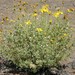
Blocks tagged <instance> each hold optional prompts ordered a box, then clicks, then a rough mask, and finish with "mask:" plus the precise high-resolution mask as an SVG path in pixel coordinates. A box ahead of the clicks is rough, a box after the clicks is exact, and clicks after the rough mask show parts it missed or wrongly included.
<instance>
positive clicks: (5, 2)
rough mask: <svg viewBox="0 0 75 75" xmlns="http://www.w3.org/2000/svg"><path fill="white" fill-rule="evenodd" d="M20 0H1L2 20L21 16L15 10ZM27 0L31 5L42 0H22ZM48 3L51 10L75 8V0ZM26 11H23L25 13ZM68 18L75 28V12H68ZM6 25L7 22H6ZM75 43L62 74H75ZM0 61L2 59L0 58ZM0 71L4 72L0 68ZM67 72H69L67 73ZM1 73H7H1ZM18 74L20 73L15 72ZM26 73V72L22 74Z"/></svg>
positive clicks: (74, 35)
mask: <svg viewBox="0 0 75 75" xmlns="http://www.w3.org/2000/svg"><path fill="white" fill-rule="evenodd" d="M18 1H20V0H0V21H2V19H3V18H4V17H9V19H16V18H17V17H18V16H19V13H18V14H16V13H14V11H13V8H14V5H15V4H17V3H18ZM22 1H27V2H28V3H29V4H30V5H31V4H35V3H37V2H39V1H41V0H22ZM46 2H47V4H49V5H50V6H51V10H55V7H56V8H59V7H60V9H61V10H63V11H65V10H66V9H68V8H74V9H75V0H60V1H59V0H46ZM27 9H28V11H29V12H31V8H30V6H28V7H27ZM23 12H24V11H22V13H23ZM68 18H69V21H70V24H71V26H72V27H73V28H75V13H74V14H73V13H71V14H68ZM4 25H6V23H5V24H4ZM1 28H2V25H0V29H1ZM74 33H75V32H73V39H74V38H75V34H74ZM74 48H75V44H74V47H73V52H72V53H71V56H70V57H68V58H67V59H66V60H65V61H63V62H62V64H66V65H67V67H66V68H65V69H64V70H63V71H64V72H63V73H62V74H61V75H75V49H74ZM0 63H2V61H1V60H0ZM0 66H1V65H0ZM0 72H2V71H1V70H0ZM65 72H67V74H66V73H65ZM0 75H6V74H2V73H0ZM7 75H13V74H7ZM14 75H18V74H14ZM20 75H25V74H20Z"/></svg>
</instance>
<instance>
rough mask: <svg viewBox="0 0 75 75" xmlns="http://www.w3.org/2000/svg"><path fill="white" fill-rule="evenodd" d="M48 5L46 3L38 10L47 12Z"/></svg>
mask: <svg viewBox="0 0 75 75" xmlns="http://www.w3.org/2000/svg"><path fill="white" fill-rule="evenodd" d="M48 7H49V5H47V4H46V5H44V6H42V8H41V9H40V11H41V12H42V13H48V12H49V9H48Z"/></svg>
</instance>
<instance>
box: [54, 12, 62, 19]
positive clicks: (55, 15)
mask: <svg viewBox="0 0 75 75" xmlns="http://www.w3.org/2000/svg"><path fill="white" fill-rule="evenodd" d="M61 14H63V12H62V11H57V12H55V13H54V14H53V16H54V17H56V18H58V17H59V16H60V15H61Z"/></svg>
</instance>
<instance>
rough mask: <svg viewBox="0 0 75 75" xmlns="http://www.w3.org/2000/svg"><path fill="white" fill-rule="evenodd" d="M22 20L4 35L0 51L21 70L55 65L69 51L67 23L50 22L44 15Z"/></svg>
mask: <svg viewBox="0 0 75 75" xmlns="http://www.w3.org/2000/svg"><path fill="white" fill-rule="evenodd" d="M43 14H44V15H41V16H39V17H36V16H34V17H31V16H29V18H30V19H28V18H27V19H26V18H24V19H23V18H22V19H20V20H18V21H16V22H15V23H13V25H12V26H11V27H13V28H12V30H7V32H6V31H5V33H4V38H3V44H2V46H1V52H2V55H3V57H4V58H6V59H8V60H12V61H13V63H14V64H16V65H17V66H20V67H21V68H30V69H31V70H32V71H37V70H38V69H39V68H41V67H51V66H57V64H58V63H59V61H61V60H62V59H63V58H64V57H65V56H67V55H68V52H70V50H71V45H72V44H71V42H70V41H71V40H70V39H71V32H70V30H71V29H70V27H69V23H68V22H67V21H66V20H61V18H56V19H55V20H54V22H52V20H50V19H48V14H47V15H46V13H43Z"/></svg>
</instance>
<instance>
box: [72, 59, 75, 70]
mask: <svg viewBox="0 0 75 75" xmlns="http://www.w3.org/2000/svg"><path fill="white" fill-rule="evenodd" d="M72 69H75V60H74V61H73V62H72Z"/></svg>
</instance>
